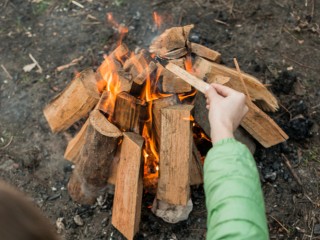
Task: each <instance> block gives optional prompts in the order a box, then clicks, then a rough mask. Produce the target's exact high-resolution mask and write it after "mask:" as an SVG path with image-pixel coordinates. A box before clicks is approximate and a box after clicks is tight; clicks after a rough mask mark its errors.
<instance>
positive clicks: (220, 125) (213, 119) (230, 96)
mask: <svg viewBox="0 0 320 240" xmlns="http://www.w3.org/2000/svg"><path fill="white" fill-rule="evenodd" d="M205 95H206V98H207V109H208V110H209V122H210V127H211V140H212V143H213V144H214V143H216V142H218V141H219V140H222V139H224V138H231V137H233V132H234V131H235V130H236V128H237V127H238V126H239V124H240V122H241V120H242V118H243V117H244V116H245V115H246V113H247V112H248V107H247V106H246V104H245V102H246V96H245V95H244V94H243V93H240V92H237V91H235V90H233V89H231V88H229V87H226V86H223V85H221V84H215V83H213V84H211V85H210V88H209V89H208V90H207V91H206V94H205Z"/></svg>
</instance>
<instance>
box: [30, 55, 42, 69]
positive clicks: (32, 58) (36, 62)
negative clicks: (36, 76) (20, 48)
mask: <svg viewBox="0 0 320 240" xmlns="http://www.w3.org/2000/svg"><path fill="white" fill-rule="evenodd" d="M29 57H30V58H31V60H32V61H33V62H34V63H35V64H36V65H37V67H38V70H37V72H38V73H42V67H41V66H40V64H39V63H38V61H37V60H36V59H35V58H34V57H33V56H32V54H31V53H29Z"/></svg>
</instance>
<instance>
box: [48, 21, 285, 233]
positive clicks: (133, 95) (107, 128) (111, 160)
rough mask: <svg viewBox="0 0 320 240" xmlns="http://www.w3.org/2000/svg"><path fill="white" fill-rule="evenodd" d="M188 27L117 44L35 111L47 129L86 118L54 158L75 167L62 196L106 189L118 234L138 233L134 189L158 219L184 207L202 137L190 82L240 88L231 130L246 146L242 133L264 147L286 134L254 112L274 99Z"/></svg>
mask: <svg viewBox="0 0 320 240" xmlns="http://www.w3.org/2000/svg"><path fill="white" fill-rule="evenodd" d="M109 17H110V18H112V16H109ZM192 28H193V25H188V26H184V27H174V28H171V29H167V30H166V31H165V32H164V33H163V34H161V35H160V36H159V37H157V38H156V39H155V40H154V41H153V43H152V44H151V46H150V48H149V51H146V50H141V51H139V52H138V53H133V52H131V51H130V50H129V49H128V48H127V46H126V45H125V44H124V43H122V42H121V41H120V42H119V46H118V47H117V48H116V49H114V50H113V51H112V52H111V53H110V54H109V55H107V56H105V57H104V61H103V62H102V64H101V65H100V66H99V68H98V69H97V70H96V71H94V70H92V69H86V70H84V71H82V72H80V73H79V74H77V75H76V76H75V78H74V79H73V80H72V81H71V83H70V84H69V85H68V86H67V87H66V88H65V90H64V91H63V92H62V93H61V94H59V95H58V96H56V97H55V98H54V99H53V100H52V101H51V102H50V103H49V104H48V105H47V106H46V107H45V109H44V115H45V117H46V119H47V121H48V123H49V125H50V128H51V130H52V131H53V132H54V133H56V132H61V131H64V130H66V129H68V128H69V127H70V126H72V125H73V124H74V123H75V122H77V121H79V120H80V119H84V118H87V119H86V121H85V123H84V124H83V126H82V128H81V129H80V131H79V132H78V133H77V134H76V135H75V136H74V138H73V139H72V140H71V141H70V142H69V143H68V146H67V148H66V151H65V155H64V157H65V158H66V159H67V160H69V161H71V162H73V163H74V165H75V168H74V170H73V173H72V175H71V178H70V181H69V183H68V191H69V194H70V196H71V197H72V199H73V200H74V201H76V202H78V203H81V204H94V203H95V201H96V199H97V198H98V197H99V196H102V195H103V194H105V192H106V190H107V189H109V191H110V186H113V187H114V203H113V213H112V224H113V225H114V226H115V227H116V228H117V229H118V230H119V231H120V232H122V234H123V235H124V236H125V237H127V238H128V239H132V238H133V237H134V235H135V233H137V231H138V230H139V222H140V214H141V213H140V212H141V203H142V193H143V189H148V191H153V192H154V193H155V201H154V205H153V207H152V211H153V212H154V213H155V214H156V215H157V216H160V217H162V218H163V219H164V220H166V221H169V222H177V221H180V220H183V219H185V218H186V217H187V216H188V214H189V213H190V211H191V210H192V201H191V199H190V185H199V184H201V183H202V182H203V170H202V165H203V159H204V156H201V154H200V152H199V150H198V149H197V144H196V142H198V140H197V139H199V138H203V139H208V140H210V139H209V138H208V137H207V136H209V135H210V127H209V123H208V119H207V110H206V108H205V105H206V102H205V97H204V95H203V93H201V87H198V84H199V85H200V86H203V85H202V84H207V83H220V84H224V85H226V86H229V87H231V88H233V89H235V90H238V91H241V92H243V93H245V94H246V95H247V105H248V107H249V112H248V114H247V115H246V116H245V117H244V119H243V121H242V123H241V126H242V128H241V129H240V128H239V129H238V130H237V131H236V133H235V135H236V138H238V139H240V141H243V142H244V143H245V144H247V145H248V147H249V148H250V149H252V143H253V142H252V140H251V136H252V137H253V138H254V139H256V140H257V141H258V142H259V143H260V144H261V145H263V146H264V147H270V146H273V145H275V144H278V143H280V142H283V141H285V140H286V139H287V138H288V137H287V135H286V134H285V133H284V132H283V131H282V130H281V128H280V127H279V126H278V125H277V124H276V123H275V122H274V121H273V120H272V119H271V118H270V117H268V115H267V114H265V113H264V111H276V110H277V109H278V103H277V100H276V99H275V97H274V96H273V95H272V94H271V93H270V92H269V91H268V90H267V88H266V87H265V86H264V85H263V84H262V83H261V82H260V81H259V80H257V79H256V78H255V77H253V76H251V75H248V74H245V73H243V72H241V71H240V70H239V69H237V70H236V69H232V68H229V67H226V66H224V65H221V64H219V63H220V59H221V55H220V53H218V52H216V51H214V50H211V49H209V48H207V47H205V46H203V45H200V44H198V43H193V42H190V41H189V38H188V36H189V32H190V31H191V29H192ZM122 31H124V32H125V29H124V28H123V29H122ZM156 56H160V57H162V58H165V59H166V60H168V62H169V63H170V64H171V65H170V66H173V67H171V68H169V67H167V66H162V65H161V64H160V63H158V62H157V61H155V59H154V58H155V57H156ZM188 80H192V81H194V82H192V83H194V84H195V85H194V84H192V85H190V84H189V83H190V82H189V83H188ZM204 86H206V85H204ZM194 87H196V88H194ZM197 89H198V90H199V89H200V91H197ZM202 92H203V91H202ZM263 110H264V111H263ZM195 129H197V131H195ZM199 129H201V131H200V132H199V131H198V130H199ZM243 129H244V130H243ZM250 135H251V136H250ZM243 136H245V137H243Z"/></svg>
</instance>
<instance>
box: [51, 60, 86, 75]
mask: <svg viewBox="0 0 320 240" xmlns="http://www.w3.org/2000/svg"><path fill="white" fill-rule="evenodd" d="M82 59H83V56H81V57H78V58H76V59H73V60H72V61H71V62H69V63H67V64H65V65H62V66H59V67H57V68H56V70H57V71H58V72H61V71H63V70H64V69H66V68H69V67H71V66H74V65H76V64H78V63H79V62H80V61H81V60H82Z"/></svg>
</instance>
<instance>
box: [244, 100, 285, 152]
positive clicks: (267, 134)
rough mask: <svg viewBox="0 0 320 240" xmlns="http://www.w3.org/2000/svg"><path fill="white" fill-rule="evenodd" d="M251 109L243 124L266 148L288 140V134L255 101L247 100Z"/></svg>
mask: <svg viewBox="0 0 320 240" xmlns="http://www.w3.org/2000/svg"><path fill="white" fill-rule="evenodd" d="M246 104H247V106H248V108H249V111H248V113H247V114H246V115H245V116H244V118H243V119H242V122H241V126H242V127H243V128H244V129H245V130H246V131H247V132H248V133H250V134H251V136H252V137H254V138H255V139H256V140H257V141H258V142H259V143H261V145H262V146H264V147H265V148H268V147H271V146H273V145H276V144H278V143H282V142H284V141H286V140H287V139H288V138H289V137H288V135H287V134H286V133H285V132H284V131H283V130H282V129H281V128H280V127H279V126H278V125H277V124H276V123H275V122H274V121H273V120H272V119H271V118H270V117H269V116H268V115H267V114H266V113H264V112H263V111H262V110H261V109H260V108H258V107H257V106H256V105H255V104H254V103H253V102H251V101H249V100H247V102H246Z"/></svg>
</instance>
